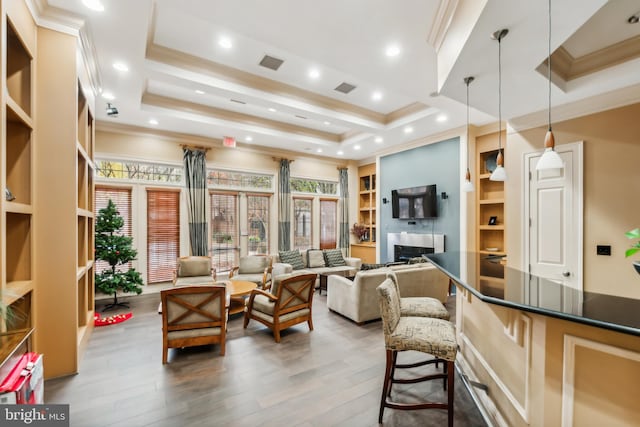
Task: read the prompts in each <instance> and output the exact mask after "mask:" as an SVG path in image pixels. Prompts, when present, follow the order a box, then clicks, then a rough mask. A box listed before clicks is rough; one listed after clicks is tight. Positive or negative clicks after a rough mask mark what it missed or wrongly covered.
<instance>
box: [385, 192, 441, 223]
mask: <svg viewBox="0 0 640 427" xmlns="http://www.w3.org/2000/svg"><path fill="white" fill-rule="evenodd" d="M437 194H438V193H437V192H436V185H435V184H432V185H423V186H421V187H410V188H401V189H398V190H393V191H391V211H392V217H393V218H398V219H425V218H436V217H437V216H438V198H437Z"/></svg>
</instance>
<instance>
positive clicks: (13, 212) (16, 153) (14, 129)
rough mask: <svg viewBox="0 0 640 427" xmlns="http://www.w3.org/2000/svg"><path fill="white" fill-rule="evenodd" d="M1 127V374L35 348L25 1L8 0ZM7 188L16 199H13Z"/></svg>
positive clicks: (31, 59)
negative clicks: (13, 359)
mask: <svg viewBox="0 0 640 427" xmlns="http://www.w3.org/2000/svg"><path fill="white" fill-rule="evenodd" d="M1 13H2V20H1V24H0V31H2V32H3V34H4V36H5V39H4V40H5V44H3V46H2V56H3V61H2V67H3V70H2V73H1V74H0V75H1V76H2V77H3V78H4V82H3V84H2V90H1V95H0V96H1V97H2V99H1V101H0V102H1V103H2V106H3V108H2V118H1V119H0V120H1V121H2V124H3V126H2V130H1V131H0V187H2V197H1V198H0V212H1V219H0V259H1V262H0V296H1V297H2V303H3V305H5V306H7V308H6V309H3V311H4V310H8V312H9V313H10V314H9V315H8V316H3V317H1V318H0V344H1V345H0V372H2V373H5V370H6V369H7V368H9V369H10V367H11V366H12V365H13V362H12V360H10V359H12V358H14V357H17V356H19V355H21V354H22V353H24V351H26V349H28V348H30V346H31V333H32V330H33V328H32V323H33V319H34V313H33V306H34V305H33V303H32V302H33V299H34V296H33V295H34V292H35V265H34V234H35V230H34V218H35V209H34V207H33V206H34V200H33V194H34V191H33V185H34V176H35V167H34V164H33V163H34V147H35V143H34V114H33V113H34V112H33V109H32V106H33V105H34V104H35V102H34V96H35V90H34V86H35V84H34V82H35V80H34V68H35V66H36V65H35V64H36V42H35V41H36V24H35V21H34V20H33V17H32V16H31V14H30V12H29V10H28V8H27V7H26V5H25V4H24V3H23V2H22V1H21V0H7V1H4V2H2V8H1ZM5 189H8V190H9V191H10V192H11V193H12V195H13V197H14V199H13V200H7V198H6V197H5Z"/></svg>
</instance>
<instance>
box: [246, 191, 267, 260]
mask: <svg viewBox="0 0 640 427" xmlns="http://www.w3.org/2000/svg"><path fill="white" fill-rule="evenodd" d="M269 202H270V197H269V196H268V195H258V194H250V195H248V196H247V230H248V233H249V251H248V252H249V255H260V254H266V253H268V252H269Z"/></svg>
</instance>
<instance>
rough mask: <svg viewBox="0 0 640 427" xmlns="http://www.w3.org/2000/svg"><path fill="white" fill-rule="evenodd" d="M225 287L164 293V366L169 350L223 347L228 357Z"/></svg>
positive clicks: (222, 354)
mask: <svg viewBox="0 0 640 427" xmlns="http://www.w3.org/2000/svg"><path fill="white" fill-rule="evenodd" d="M225 293H226V289H225V287H224V286H217V285H216V286H183V287H177V288H171V289H166V290H164V291H161V292H160V299H161V300H162V307H163V309H162V364H163V365H164V364H166V363H167V354H168V352H169V348H181V347H191V346H197V345H205V344H220V355H221V356H224V351H225V339H226V333H227V332H226V330H227V314H226V307H225V302H226V296H225Z"/></svg>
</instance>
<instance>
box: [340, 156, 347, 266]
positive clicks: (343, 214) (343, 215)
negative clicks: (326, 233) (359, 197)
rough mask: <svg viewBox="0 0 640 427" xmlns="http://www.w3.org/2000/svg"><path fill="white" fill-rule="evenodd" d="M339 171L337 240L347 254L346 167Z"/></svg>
mask: <svg viewBox="0 0 640 427" xmlns="http://www.w3.org/2000/svg"><path fill="white" fill-rule="evenodd" d="M339 171H340V212H339V218H340V220H339V222H340V224H339V225H338V227H339V228H338V236H339V238H338V241H339V243H340V249H344V253H345V254H346V255H349V174H348V173H347V168H341V169H339Z"/></svg>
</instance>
